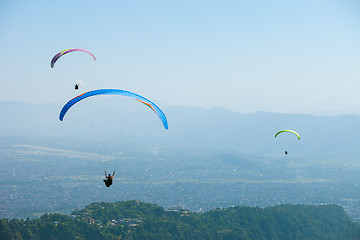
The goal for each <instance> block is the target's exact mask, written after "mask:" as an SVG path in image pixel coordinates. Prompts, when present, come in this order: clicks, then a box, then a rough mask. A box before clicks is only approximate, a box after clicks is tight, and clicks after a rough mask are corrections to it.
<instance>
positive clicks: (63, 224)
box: [0, 200, 360, 240]
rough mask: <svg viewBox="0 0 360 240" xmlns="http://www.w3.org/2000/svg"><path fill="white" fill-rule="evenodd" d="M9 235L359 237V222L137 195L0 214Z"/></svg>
mask: <svg viewBox="0 0 360 240" xmlns="http://www.w3.org/2000/svg"><path fill="white" fill-rule="evenodd" d="M0 238H1V239H2V240H10V239H24V240H25V239H109V240H112V239H144V240H146V239H180V240H181V239H183V240H185V239H186V240H191V239H220V240H221V239H224V240H225V239H248V240H250V239H256V240H257V239H284V240H285V239H286V240H292V239H324V240H325V239H326V240H338V239H343V240H347V239H359V238H360V225H359V224H356V223H353V222H351V220H350V219H349V217H348V216H347V215H346V214H345V211H344V209H343V208H342V207H340V206H337V205H322V206H311V205H279V206H274V207H267V208H255V207H240V206H234V207H230V208H221V209H215V210H212V211H209V212H206V213H203V214H201V213H194V212H189V211H188V210H186V209H183V208H182V207H181V206H180V207H177V208H174V209H173V210H164V209H163V208H162V207H159V206H157V205H155V204H149V203H143V202H140V201H135V200H133V201H126V202H116V203H105V202H102V203H92V204H91V205H89V206H87V207H86V208H85V209H82V210H75V211H73V212H72V215H71V216H68V215H62V214H44V215H43V216H41V218H40V219H36V220H11V221H9V220H6V219H2V220H0Z"/></svg>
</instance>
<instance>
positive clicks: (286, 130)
mask: <svg viewBox="0 0 360 240" xmlns="http://www.w3.org/2000/svg"><path fill="white" fill-rule="evenodd" d="M283 132H290V133H293V134H295V135H296V136H297V137H298V140H300V135H299V134H298V133H297V132H295V131H293V130H288V129H285V130H281V131H279V132H277V133H276V134H275V137H276V136H277V135H279V134H280V133H283Z"/></svg>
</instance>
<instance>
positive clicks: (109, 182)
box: [104, 171, 115, 187]
mask: <svg viewBox="0 0 360 240" xmlns="http://www.w3.org/2000/svg"><path fill="white" fill-rule="evenodd" d="M114 175H115V171H114V172H113V175H112V176H111V175H110V173H109V175H108V176H106V171H105V178H106V179H104V183H105V186H106V187H110V186H111V185H112V182H113V178H114Z"/></svg>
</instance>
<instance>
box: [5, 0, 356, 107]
mask: <svg viewBox="0 0 360 240" xmlns="http://www.w3.org/2000/svg"><path fill="white" fill-rule="evenodd" d="M0 46H1V55H0V72H1V76H0V83H1V87H0V91H1V93H0V101H20V102H29V103H36V104H41V103H65V102H66V101H67V100H68V99H69V98H70V97H72V96H74V95H75V94H77V93H80V92H81V91H85V90H89V89H95V88H119V89H125V90H129V91H133V92H136V93H139V94H142V95H144V96H145V97H147V98H149V99H151V100H153V101H155V102H156V103H157V104H158V105H159V106H161V107H166V106H173V105H185V106H202V107H207V108H208V107H224V108H227V109H231V110H235V111H240V112H254V111H258V110H264V111H272V112H297V113H309V112H314V111H323V110H334V111H344V112H355V111H357V110H359V109H360V2H359V1H357V0H354V1H347V0H338V1H335V0H334V1H331V0H324V1H322V0H318V1H316V0H309V1H288V0H286V1H285V0H284V1H273V0H269V1H262V0H258V1H240V0H234V1H220V0H219V1H194V0H189V1H169V0H166V1H165V0H164V1H135V0H131V1H130V0H129V1H120V0H118V1H88V0H87V1H75V0H71V1H48V0H47V1H39V0H32V1H21V0H18V1H13V0H9V1H7V0H2V1H0ZM66 48H84V49H87V50H90V51H91V52H92V53H93V54H94V55H95V56H96V57H97V60H96V61H93V60H92V59H91V57H90V56H89V55H87V54H85V53H73V54H68V55H66V56H64V57H63V58H62V59H60V60H59V61H58V62H57V63H56V65H55V68H54V69H51V68H50V60H51V58H52V57H53V56H54V55H55V54H56V53H57V52H59V51H61V50H63V49H66ZM78 80H82V81H84V83H85V85H83V86H82V88H81V90H80V92H75V90H74V89H73V83H74V82H76V81H78Z"/></svg>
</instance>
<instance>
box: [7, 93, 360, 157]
mask: <svg viewBox="0 0 360 240" xmlns="http://www.w3.org/2000/svg"><path fill="white" fill-rule="evenodd" d="M80 104H81V105H80ZM80 104H78V105H79V106H74V107H73V109H70V111H69V112H68V113H67V116H65V118H64V121H63V122H61V121H59V119H58V115H59V112H60V109H61V107H62V106H60V105H56V104H46V105H32V104H26V103H11V102H1V103H0V112H1V113H2V117H1V120H0V135H1V136H2V137H12V136H20V137H21V136H26V137H30V138H31V137H56V138H61V139H72V140H78V139H83V140H85V139H87V140H90V141H91V140H92V139H94V138H96V137H99V136H100V137H104V138H106V139H107V140H108V141H117V142H133V143H135V144H153V145H166V146H185V147H186V146H189V147H195V148H196V147H202V148H215V149H223V150H228V149H232V150H237V151H240V152H244V153H251V154H270V155H271V154H276V153H279V152H280V151H281V152H282V151H283V150H284V149H287V150H289V151H290V152H291V153H293V154H301V155H303V156H307V155H319V156H323V155H324V154H326V155H327V156H343V157H354V156H356V157H357V156H360V148H359V147H358V138H359V135H360V124H359V123H360V116H357V115H340V116H313V115H305V114H281V113H269V112H256V113H250V114H243V113H237V112H232V111H229V110H225V109H221V108H212V109H204V108H199V107H168V108H163V109H162V110H163V111H164V113H165V114H166V116H167V119H168V123H169V129H168V130H165V129H164V128H163V127H162V125H161V122H160V121H159V119H158V118H157V116H156V115H155V114H154V113H153V112H152V111H151V110H149V109H148V108H144V107H143V106H141V105H140V104H138V103H136V102H135V101H128V102H125V103H122V102H120V103H119V102H111V101H106V100H103V99H101V101H100V103H94V102H89V103H80ZM160 107H161V106H160ZM281 129H293V130H295V131H297V132H298V133H299V134H300V135H301V140H300V141H297V139H295V138H294V137H293V136H290V135H287V134H283V135H281V136H278V137H277V138H276V139H274V135H275V133H276V132H277V131H278V130H281ZM94 132H95V133H94ZM103 135H104V136H103Z"/></svg>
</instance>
